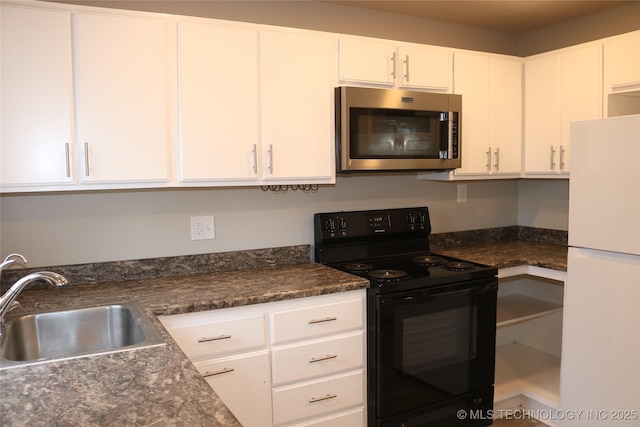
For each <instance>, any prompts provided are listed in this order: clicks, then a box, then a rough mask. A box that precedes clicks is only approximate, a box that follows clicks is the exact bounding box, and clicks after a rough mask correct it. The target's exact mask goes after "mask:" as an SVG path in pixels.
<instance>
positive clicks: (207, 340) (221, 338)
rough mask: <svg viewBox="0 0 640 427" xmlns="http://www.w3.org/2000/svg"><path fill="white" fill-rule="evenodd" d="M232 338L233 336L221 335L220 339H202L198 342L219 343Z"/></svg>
mask: <svg viewBox="0 0 640 427" xmlns="http://www.w3.org/2000/svg"><path fill="white" fill-rule="evenodd" d="M229 338H231V335H220V336H218V337H209V338H207V337H202V338H200V339H199V340H198V342H209V341H218V340H228V339H229Z"/></svg>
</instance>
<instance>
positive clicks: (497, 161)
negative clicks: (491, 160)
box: [493, 147, 500, 172]
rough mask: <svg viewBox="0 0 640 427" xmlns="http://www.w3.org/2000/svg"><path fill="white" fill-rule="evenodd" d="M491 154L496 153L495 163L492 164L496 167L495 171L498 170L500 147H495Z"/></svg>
mask: <svg viewBox="0 0 640 427" xmlns="http://www.w3.org/2000/svg"><path fill="white" fill-rule="evenodd" d="M493 154H495V155H496V164H495V165H493V166H494V167H495V168H496V172H498V171H499V170H500V147H497V148H496V151H494V152H493Z"/></svg>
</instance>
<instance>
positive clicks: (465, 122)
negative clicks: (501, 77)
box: [454, 52, 491, 175]
mask: <svg viewBox="0 0 640 427" xmlns="http://www.w3.org/2000/svg"><path fill="white" fill-rule="evenodd" d="M454 61H455V74H454V93H456V94H460V95H462V125H461V130H460V140H461V147H462V148H461V151H462V167H461V168H459V169H457V170H456V175H461V174H488V173H489V172H490V162H491V159H490V155H491V129H490V120H491V111H490V106H489V99H490V95H491V92H490V79H491V74H490V59H489V55H483V54H479V53H472V52H456V53H455V56H454Z"/></svg>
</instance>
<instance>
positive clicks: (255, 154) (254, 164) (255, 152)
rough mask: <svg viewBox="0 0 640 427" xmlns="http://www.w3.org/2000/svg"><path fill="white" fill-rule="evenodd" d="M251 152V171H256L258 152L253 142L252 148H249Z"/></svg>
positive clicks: (255, 172)
mask: <svg viewBox="0 0 640 427" xmlns="http://www.w3.org/2000/svg"><path fill="white" fill-rule="evenodd" d="M251 154H252V157H253V173H254V174H257V173H258V152H257V150H256V144H253V150H251Z"/></svg>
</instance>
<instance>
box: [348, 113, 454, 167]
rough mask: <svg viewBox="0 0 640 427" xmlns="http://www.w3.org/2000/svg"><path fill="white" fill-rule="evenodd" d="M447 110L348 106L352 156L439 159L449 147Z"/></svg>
mask: <svg viewBox="0 0 640 427" xmlns="http://www.w3.org/2000/svg"><path fill="white" fill-rule="evenodd" d="M448 115H449V114H448V113H446V112H436V111H412V110H394V109H383V108H355V107H351V108H350V109H349V116H350V117H349V129H350V136H349V141H350V156H351V158H352V159H441V158H447V150H448V147H449V131H448V128H449V121H448Z"/></svg>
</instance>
